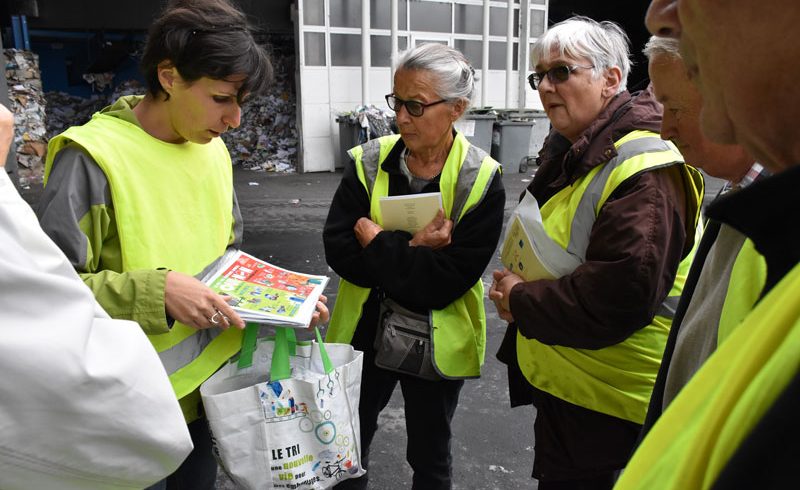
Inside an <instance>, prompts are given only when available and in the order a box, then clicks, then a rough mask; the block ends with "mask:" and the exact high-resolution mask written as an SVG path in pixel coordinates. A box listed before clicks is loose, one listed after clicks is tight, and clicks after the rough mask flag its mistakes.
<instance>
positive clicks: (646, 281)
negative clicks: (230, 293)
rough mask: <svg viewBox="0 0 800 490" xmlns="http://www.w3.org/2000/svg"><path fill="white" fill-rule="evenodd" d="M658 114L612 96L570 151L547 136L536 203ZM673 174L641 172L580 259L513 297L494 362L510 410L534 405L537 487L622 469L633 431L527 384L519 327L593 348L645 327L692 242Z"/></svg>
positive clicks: (602, 219) (627, 97) (534, 188)
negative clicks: (504, 376)
mask: <svg viewBox="0 0 800 490" xmlns="http://www.w3.org/2000/svg"><path fill="white" fill-rule="evenodd" d="M660 125H661V109H660V107H659V105H658V104H657V103H656V101H655V100H654V98H653V96H652V94H651V93H650V92H649V91H645V92H642V93H639V94H636V95H633V96H631V94H629V93H628V92H623V93H621V94H619V95H617V96H616V97H615V98H614V99H613V100H612V101H611V102H610V103H609V105H608V106H607V107H606V109H605V110H604V111H603V112H602V113H601V114H600V116H599V117H598V118H597V119H596V120H595V121H594V123H592V125H591V126H590V127H589V128H588V129H587V130H586V131H585V132H584V133H583V134H582V135H581V137H580V138H579V139H578V141H576V142H575V143H574V144H570V142H569V141H568V140H566V139H565V138H564V137H563V136H561V135H559V134H558V133H556V132H551V134H550V135H549V136H548V139H547V140H546V142H545V145H544V148H543V149H542V151H541V153H540V156H539V164H540V167H539V170H538V171H537V173H536V177H535V178H534V179H533V182H531V184H530V186H529V187H528V190H530V191H531V193H532V194H533V195H534V197H536V199H537V200H538V201H539V204H540V205H543V204H544V203H545V202H547V200H548V199H550V198H551V197H553V195H555V194H556V193H557V192H558V191H560V190H561V189H563V188H565V187H566V186H568V185H571V184H573V183H575V181H577V180H578V179H579V178H580V177H582V176H584V175H586V174H587V173H588V172H589V171H590V170H591V169H593V168H594V167H596V166H598V165H602V164H604V163H605V162H607V161H608V160H610V159H611V158H613V157H614V156H616V154H617V152H616V150H615V148H614V141H615V140H617V139H619V138H621V137H622V136H624V135H625V134H627V133H629V132H631V131H633V130H637V129H643V130H650V131H654V132H658V131H659V129H660ZM686 199H687V198H686V197H685V193H684V185H683V180H682V177H681V176H680V170H679V169H677V168H676V167H672V168H662V169H656V170H651V171H647V172H644V173H640V174H638V175H635V176H633V177H630V178H629V179H627V180H626V181H625V182H623V183H622V184H620V185H619V186H618V187H617V188H616V190H615V191H614V192H613V193H612V194H611V195H610V196H609V198H608V200H607V201H606V202H605V204H604V205H603V207H602V208H601V210H600V213H599V215H598V216H597V219H596V221H595V223H594V226H593V227H592V231H591V235H590V242H589V247H588V249H587V251H586V261H585V262H584V263H583V264H581V265H580V266H579V267H578V268H577V269H576V270H575V271H574V272H572V273H571V274H569V275H567V276H564V277H561V278H559V279H556V280H541V281H534V282H527V283H521V284H518V285H516V286H515V287H514V288H513V289H512V290H511V297H510V306H511V313H512V315H513V316H514V320H515V322H514V323H512V324H510V325H509V327H508V329H507V331H506V335H505V338H504V339H503V343H502V345H501V346H500V350H499V351H498V353H497V357H498V359H500V360H501V361H502V362H504V363H506V364H508V382H509V394H510V397H511V405H512V406H517V405H524V404H529V403H533V404H534V405H535V406H536V408H537V415H536V423H535V425H534V433H535V436H536V457H535V460H534V467H533V475H534V476H535V477H536V478H538V479H540V480H542V479H548V480H559V479H575V478H595V477H597V475H599V474H610V473H609V472H613V471H614V470H618V469H620V468H622V467H624V465H625V463H626V462H627V460H628V457H629V456H630V453H631V451H632V449H633V447H634V444H635V441H636V437H637V435H638V432H639V428H640V426H639V425H637V424H635V423H633V422H629V421H626V420H622V419H618V418H615V417H612V416H609V415H605V414H602V413H598V412H594V411H592V410H588V409H586V408H583V407H579V406H576V405H573V404H571V403H569V402H566V401H564V400H561V399H560V398H557V397H555V396H553V395H550V394H549V393H546V392H544V391H541V390H538V389H536V388H534V387H533V386H531V385H530V384H529V383H528V381H527V380H526V379H525V377H524V376H523V375H522V372H521V371H520V369H519V365H518V363H517V355H516V335H517V329H519V331H520V332H521V333H522V335H524V336H525V337H527V338H534V339H537V340H539V341H540V342H543V343H545V344H550V345H562V346H567V347H574V348H583V349H600V348H603V347H606V346H609V345H613V344H616V343H619V342H622V341H623V340H625V339H626V338H628V337H629V336H630V335H632V334H633V333H634V332H636V331H637V330H639V329H641V328H643V327H645V326H647V325H648V324H649V323H650V321H651V320H652V318H653V317H654V316H655V312H656V310H657V309H658V307H659V306H660V305H661V303H662V302H663V301H664V299H665V298H666V296H667V294H668V293H669V291H670V289H671V288H672V284H673V282H674V280H675V273H676V271H677V269H678V265H679V263H680V261H681V260H682V259H683V257H685V256H686V255H687V254H688V253H689V251H690V250H691V247H692V245H693V240H694V233H693V231H694V230H693V229H687V228H693V226H694V217H693V216H692V217H687V216H686V213H687V211H686V210H687V209H692V208H694V206H687V202H686Z"/></svg>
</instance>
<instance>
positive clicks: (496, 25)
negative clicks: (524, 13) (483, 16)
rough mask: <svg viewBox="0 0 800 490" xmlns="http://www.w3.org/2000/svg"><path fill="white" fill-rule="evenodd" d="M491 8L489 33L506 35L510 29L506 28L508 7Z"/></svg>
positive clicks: (491, 34)
mask: <svg viewBox="0 0 800 490" xmlns="http://www.w3.org/2000/svg"><path fill="white" fill-rule="evenodd" d="M489 10H490V13H489V35H490V36H505V35H506V32H507V31H508V29H506V22H507V20H506V12H508V9H506V8H502V7H491V8H490V9H489Z"/></svg>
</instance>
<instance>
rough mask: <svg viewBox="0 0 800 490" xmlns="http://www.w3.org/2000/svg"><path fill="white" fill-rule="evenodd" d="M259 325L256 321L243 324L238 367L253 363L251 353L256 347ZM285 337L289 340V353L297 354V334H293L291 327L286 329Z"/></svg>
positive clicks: (245, 366) (241, 367) (291, 354)
mask: <svg viewBox="0 0 800 490" xmlns="http://www.w3.org/2000/svg"><path fill="white" fill-rule="evenodd" d="M260 327H261V325H259V324H258V323H248V324H247V325H246V326H245V328H244V335H242V349H241V352H240V354H239V362H238V364H237V367H238V368H239V369H244V368H248V367H250V366H252V365H253V354H254V353H255V351H256V349H257V348H258V345H257V344H258V330H259V328H260ZM286 337H287V340H288V342H289V355H290V356H294V355H297V334H295V332H294V329H293V328H290V329H287V331H286Z"/></svg>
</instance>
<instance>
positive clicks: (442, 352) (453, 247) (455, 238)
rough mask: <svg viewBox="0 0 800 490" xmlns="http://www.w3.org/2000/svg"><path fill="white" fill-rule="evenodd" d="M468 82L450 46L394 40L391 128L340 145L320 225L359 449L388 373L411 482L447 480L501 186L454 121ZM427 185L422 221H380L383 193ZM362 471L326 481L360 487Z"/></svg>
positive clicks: (481, 317)
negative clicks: (418, 225)
mask: <svg viewBox="0 0 800 490" xmlns="http://www.w3.org/2000/svg"><path fill="white" fill-rule="evenodd" d="M474 84H475V82H474V70H473V69H472V67H471V66H470V65H469V63H468V62H467V60H466V59H465V58H464V56H463V55H462V54H461V53H460V52H458V51H456V50H454V49H452V48H449V47H447V46H443V45H440V44H425V45H422V46H418V47H416V48H413V49H411V50H409V51H406V52H404V53H402V54H401V56H400V59H399V63H398V69H397V72H396V73H395V76H394V88H393V91H392V93H391V94H389V95H387V96H386V101H387V103H388V104H389V107H390V108H392V110H394V111H395V112H396V113H397V126H398V128H399V130H400V134H399V135H391V136H384V137H381V138H378V139H375V140H372V141H369V142H367V143H366V144H364V145H362V146H360V147H356V148H353V149H351V150H350V152H349V155H350V158H351V161H350V162H349V163H348V165H346V167H345V171H344V176H343V177H342V182H341V184H340V185H339V189H338V190H337V191H336V194H335V196H334V198H333V202H332V204H331V208H330V211H329V214H328V219H327V222H326V223H325V230H324V234H323V239H324V242H325V256H326V259H327V261H328V264H330V266H331V267H332V268H333V270H335V271H336V273H338V274H339V275H340V276H341V278H342V280H341V282H340V284H339V292H338V297H337V299H336V306H335V308H334V311H333V315H332V317H331V322H330V327H329V329H328V333H327V340H328V341H333V342H349V343H352V344H353V346H355V348H356V349H359V350H362V351H364V368H363V377H362V384H361V399H360V406H359V414H360V419H361V444H360V449H361V456H362V462H363V464H364V466H365V467H366V466H367V462H368V455H369V448H370V443H371V441H372V437H373V435H374V434H375V431H376V429H377V420H378V415H379V414H380V412H381V410H383V408H384V407H385V406H386V404H387V403H388V402H389V398H390V397H391V395H392V392H393V391H394V388H395V386H396V385H397V383H398V382H399V383H400V387H401V388H402V391H403V399H404V403H405V416H406V431H407V433H408V447H407V449H406V458H407V460H408V462H409V464H410V465H411V468H412V469H413V471H414V477H413V487H412V488H415V489H425V490H431V489H434V490H435V489H449V488H450V487H451V480H452V469H451V459H452V458H451V455H450V439H451V432H450V422H451V420H452V418H453V415H454V413H455V409H456V405H457V403H458V397H459V393H460V391H461V387H462V386H463V385H464V379H466V378H476V377H478V376H480V369H481V365H482V364H483V358H484V350H485V345H486V318H485V312H484V309H483V284H482V283H481V275H482V274H483V272H484V270H485V268H486V266H487V265H488V264H489V261H490V260H491V258H492V254H493V253H494V250H495V248H496V246H497V242H498V240H499V238H500V232H501V230H502V226H503V210H504V207H505V191H504V190H503V183H502V179H501V175H500V172H499V164H498V163H497V162H496V161H494V160H492V159H491V158H490V157H489V156H488V155H487V154H486V152H485V151H483V150H481V149H479V148H477V147H475V146H472V145H470V143H469V142H468V141H467V140H466V138H465V137H464V135H463V134H461V133H459V132H458V131H456V130H455V128H454V126H453V124H454V123H455V121H456V120H458V118H460V117H461V116H462V115H463V114H464V111H465V110H466V109H467V107H468V106H469V102H470V99H471V98H472V93H473V90H474ZM429 192H439V193H441V202H442V208H441V210H440V211H439V214H438V215H437V216H436V217H435V218H434V219H433V220H432V221H431V222H430V223H428V224H427V226H425V227H424V228H422V229H421V230H419V231H417V232H416V233H413V234H412V233H409V232H407V231H402V230H395V231H388V230H384V229H383V228H382V223H383V219H382V214H381V207H380V199H381V198H382V197H385V196H401V195H408V194H419V193H429ZM368 475H369V472H368V473H367V475H366V476H364V477H362V478H359V479H353V480H346V481H345V482H343V483H341V484H339V485H338V486H337V488H366V485H367V477H368Z"/></svg>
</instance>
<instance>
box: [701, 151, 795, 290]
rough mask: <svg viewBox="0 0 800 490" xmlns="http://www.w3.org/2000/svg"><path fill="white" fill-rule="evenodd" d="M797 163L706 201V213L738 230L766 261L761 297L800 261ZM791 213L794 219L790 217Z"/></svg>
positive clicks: (711, 217)
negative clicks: (796, 223) (709, 202)
mask: <svg viewBox="0 0 800 490" xmlns="http://www.w3.org/2000/svg"><path fill="white" fill-rule="evenodd" d="M798 188H800V166H796V167H793V168H790V169H788V170H784V171H783V172H780V173H778V174H775V175H772V176H769V177H765V178H762V179H758V180H757V181H756V182H753V183H752V184H751V185H749V186H747V187H746V188H744V189H741V190H738V191H733V192H730V193H728V194H726V195H724V196H720V197H719V199H717V200H715V201H714V202H713V203H711V204H709V206H708V208H707V209H706V216H708V217H709V218H710V219H715V220H719V221H721V222H723V223H726V224H727V225H729V226H732V227H733V228H736V229H737V230H739V231H740V232H741V233H742V234H743V235H745V236H747V238H749V239H750V240H752V241H753V244H754V245H755V247H756V250H758V252H759V253H760V254H761V255H763V256H764V259H765V260H766V262H767V280H766V284H765V285H764V290H763V291H762V293H761V294H762V296H763V295H764V294H766V293H767V292H769V290H770V289H771V288H772V286H774V285H775V284H777V282H778V281H780V280H781V278H783V276H785V275H786V274H787V273H788V272H789V271H790V270H791V269H792V268H793V267H794V266H795V265H797V263H798V262H800V227H798V226H796V225H793V224H792V223H794V222H795V221H793V220H794V219H796V218H797V216H798V215H800V199H797V197H796V196H797V189H798ZM792 216H794V218H792Z"/></svg>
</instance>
